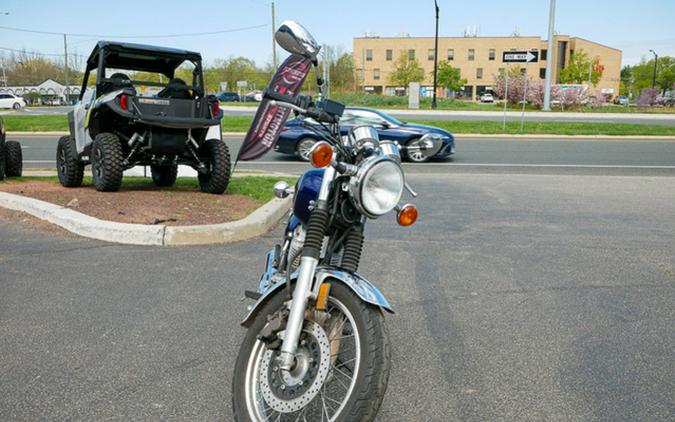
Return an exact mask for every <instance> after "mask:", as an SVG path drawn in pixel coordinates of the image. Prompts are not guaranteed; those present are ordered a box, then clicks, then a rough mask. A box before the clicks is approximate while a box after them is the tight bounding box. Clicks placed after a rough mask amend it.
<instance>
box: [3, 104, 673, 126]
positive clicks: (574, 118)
mask: <svg viewBox="0 0 675 422" xmlns="http://www.w3.org/2000/svg"><path fill="white" fill-rule="evenodd" d="M222 108H223V109H224V111H225V113H226V114H227V115H230V116H253V115H254V114H255V108H254V107H253V106H251V107H239V106H227V105H223V107H222ZM70 109H71V107H65V106H63V107H61V106H55V107H28V108H24V109H22V110H20V111H18V112H14V111H11V110H0V115H1V114H8V113H13V114H17V115H65V114H66V113H67V112H68V110H70ZM383 111H384V112H386V113H388V114H390V115H392V116H394V117H396V118H397V119H401V120H404V121H405V120H409V119H422V120H488V121H499V122H501V121H503V119H504V117H503V114H502V113H501V112H500V111H498V109H495V111H487V112H486V111H443V110H439V111H436V112H434V111H427V110H383ZM525 115H526V121H531V122H546V121H557V122H588V123H633V124H646V125H668V126H673V125H675V113H673V114H658V115H655V114H641V113H559V112H558V113H541V112H526V113H525ZM506 120H507V121H510V122H514V121H518V122H519V121H520V120H521V113H520V112H517V111H509V112H507V117H506Z"/></svg>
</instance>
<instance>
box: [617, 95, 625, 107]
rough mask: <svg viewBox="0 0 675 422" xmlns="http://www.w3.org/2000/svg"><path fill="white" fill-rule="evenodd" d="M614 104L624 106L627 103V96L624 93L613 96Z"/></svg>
mask: <svg viewBox="0 0 675 422" xmlns="http://www.w3.org/2000/svg"><path fill="white" fill-rule="evenodd" d="M614 104H618V105H622V106H626V105H628V97H626V96H625V95H619V96H618V97H616V98H614Z"/></svg>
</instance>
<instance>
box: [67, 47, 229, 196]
mask: <svg viewBox="0 0 675 422" xmlns="http://www.w3.org/2000/svg"><path fill="white" fill-rule="evenodd" d="M177 73H180V74H181V75H189V76H184V78H185V79H188V81H187V82H186V81H185V80H183V79H181V78H179V77H177ZM94 77H95V84H90V83H89V79H90V78H91V79H92V80H94ZM221 119H222V113H221V112H220V110H219V104H218V100H217V99H216V97H215V96H212V95H208V96H207V95H206V94H205V88H204V75H203V70H202V58H201V55H200V54H199V53H195V52H191V51H185V50H179V49H173V48H165V47H154V46H148V45H140V44H129V43H117V42H109V41H99V42H98V44H97V45H96V47H94V50H93V51H92V52H91V55H90V56H89V59H88V60H87V67H86V69H85V73H84V78H83V82H82V90H81V94H80V100H79V102H78V103H77V104H76V105H75V107H74V109H73V111H71V112H70V113H68V124H69V127H70V135H69V136H64V137H62V138H61V139H59V142H58V147H57V154H56V162H57V169H58V175H59V180H60V181H61V184H62V185H63V186H66V187H75V186H80V185H81V184H82V177H83V174H84V166H85V165H87V164H91V168H92V176H93V180H94V186H95V187H96V189H97V190H99V191H116V190H118V189H119V188H120V185H121V183H122V174H123V172H124V171H125V170H127V169H130V168H132V167H134V166H138V165H143V166H150V168H151V172H152V179H153V181H154V182H155V184H156V185H157V186H171V185H173V184H174V183H175V181H176V176H177V173H178V165H179V164H184V165H188V166H190V167H192V168H194V169H195V170H197V172H198V178H199V186H200V188H201V190H202V191H203V192H208V193H223V192H224V191H225V189H226V188H227V184H228V182H229V178H230V155H229V151H228V148H227V146H226V145H225V143H224V142H223V140H222V135H221V130H220V121H221Z"/></svg>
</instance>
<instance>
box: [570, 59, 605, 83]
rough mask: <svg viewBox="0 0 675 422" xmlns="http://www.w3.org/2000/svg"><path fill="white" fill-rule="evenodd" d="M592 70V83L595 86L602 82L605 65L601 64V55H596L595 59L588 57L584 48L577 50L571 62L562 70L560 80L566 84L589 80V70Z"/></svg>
mask: <svg viewBox="0 0 675 422" xmlns="http://www.w3.org/2000/svg"><path fill="white" fill-rule="evenodd" d="M589 70H590V71H591V80H590V82H591V84H593V86H595V85H597V84H598V82H600V78H601V77H602V74H603V72H604V71H605V66H603V65H602V64H600V57H595V58H594V59H593V61H592V62H591V60H590V59H589V57H588V54H586V52H585V51H584V50H576V51H575V52H574V54H572V57H571V58H570V62H569V63H568V64H567V66H565V68H564V69H563V70H562V71H561V72H560V82H561V83H564V84H580V83H584V82H588V72H589Z"/></svg>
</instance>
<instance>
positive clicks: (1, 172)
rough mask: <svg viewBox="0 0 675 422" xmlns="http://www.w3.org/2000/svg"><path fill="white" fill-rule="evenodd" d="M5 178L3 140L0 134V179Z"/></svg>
mask: <svg viewBox="0 0 675 422" xmlns="http://www.w3.org/2000/svg"><path fill="white" fill-rule="evenodd" d="M4 179H5V140H4V139H2V137H1V136H0V180H4Z"/></svg>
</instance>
